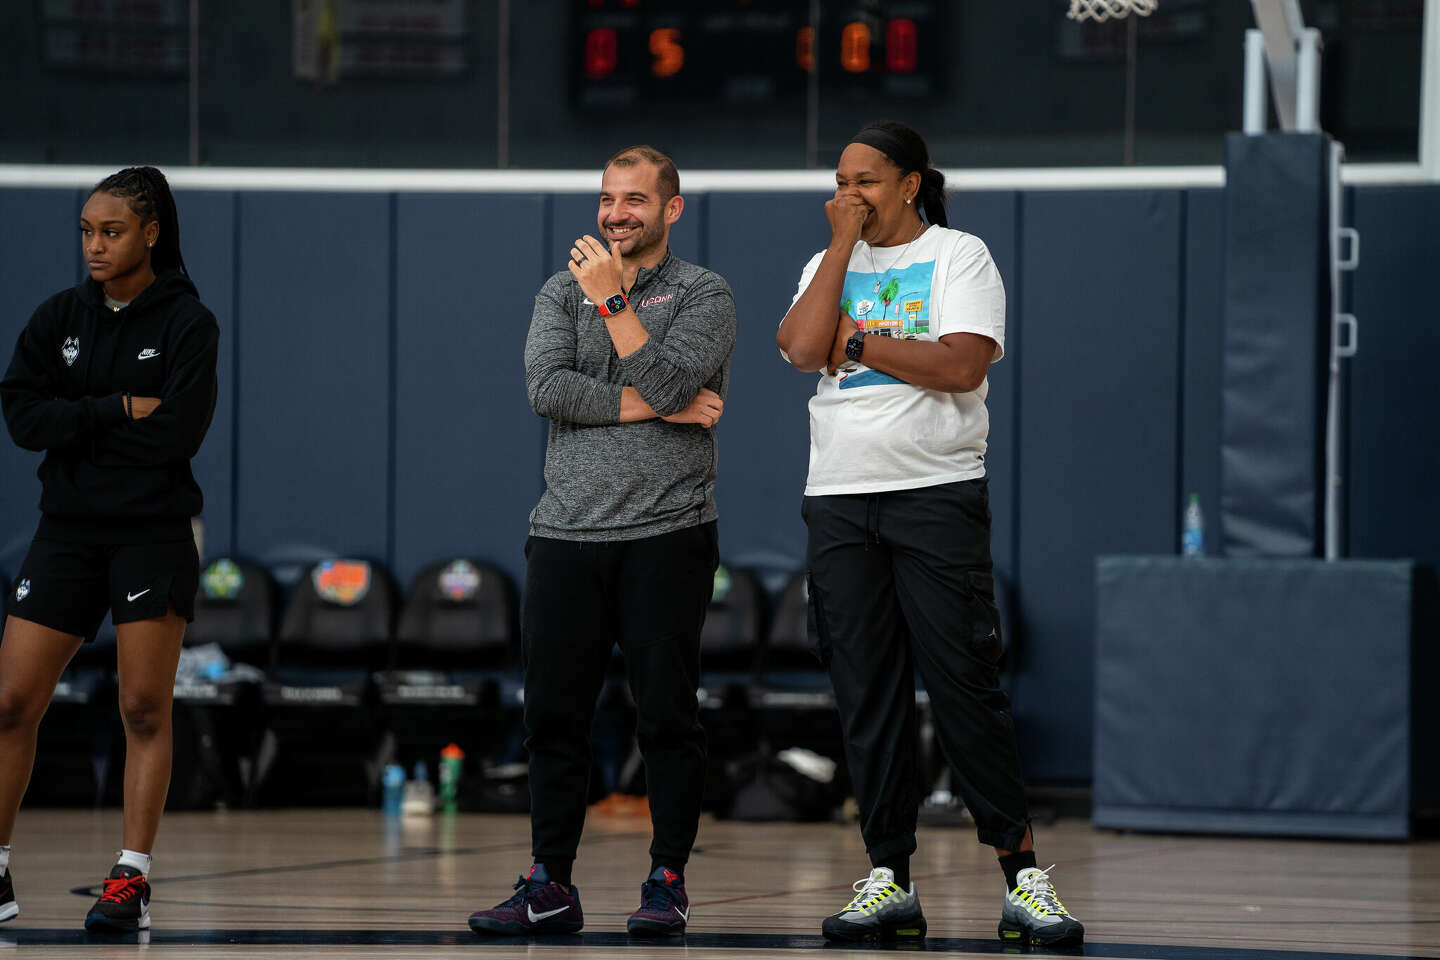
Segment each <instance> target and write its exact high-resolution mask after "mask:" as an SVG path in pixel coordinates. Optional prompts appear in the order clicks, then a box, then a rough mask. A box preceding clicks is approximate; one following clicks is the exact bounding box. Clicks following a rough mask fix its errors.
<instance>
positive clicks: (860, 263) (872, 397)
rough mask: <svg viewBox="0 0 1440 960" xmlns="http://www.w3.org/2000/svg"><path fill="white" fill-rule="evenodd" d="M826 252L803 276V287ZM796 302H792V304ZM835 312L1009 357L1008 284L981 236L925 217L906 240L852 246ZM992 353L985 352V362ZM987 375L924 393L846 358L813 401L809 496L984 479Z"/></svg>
mask: <svg viewBox="0 0 1440 960" xmlns="http://www.w3.org/2000/svg"><path fill="white" fill-rule="evenodd" d="M823 256H824V252H823V251H822V252H820V253H817V254H815V256H814V257H812V258H810V262H809V263H808V264H806V265H805V271H804V273H802V274H801V276H800V287H799V289H798V290H797V291H796V293H795V299H796V300H798V299H800V295H801V294H802V293H804V292H805V288H806V287H807V286H809V284H810V280H811V279H812V278H813V277H814V276H815V271H816V270H817V269H819V267H820V259H821V257H823ZM792 303H793V301H792ZM840 309H841V310H843V311H844V312H846V313H848V314H849V315H850V316H851V317H853V318H854V319H855V322H856V323H858V324H860V325H861V327H862V328H863V329H865V330H866V331H867V332H868V333H870V334H872V335H874V334H879V335H881V336H886V337H903V338H905V339H907V340H932V341H934V340H939V339H940V338H941V337H943V336H945V335H946V334H951V333H978V334H981V335H983V336H987V337H989V338H991V339H992V340H994V341H995V344H996V346H995V356H994V360H999V359H1000V358H1001V357H1003V356H1004V355H1005V286H1004V284H1003V282H1002V281H1001V279H1000V272H999V271H998V270H996V269H995V261H994V260H992V259H991V258H990V251H989V249H987V248H986V246H985V244H984V242H983V241H981V240H980V238H979V237H975V236H972V235H971V234H968V233H964V232H962V231H959V230H949V229H946V228H944V227H936V226H931V227H928V228H927V229H926V230H925V232H924V233H922V234H921V235H920V236H919V237H916V238H915V240H914V242H912V243H911V244H910V245H909V246H908V247H907V246H905V245H904V244H901V245H899V246H895V247H873V248H872V247H871V246H869V245H868V244H867V243H865V242H864V241H863V240H862V241H860V242H859V243H857V244H855V249H854V251H853V252H852V253H851V254H850V265H849V267H848V269H847V270H846V272H845V286H844V288H843V292H842V293H841V295H840ZM992 362H993V361H992ZM989 390H990V384H989V380H988V379H987V380H985V381H982V382H981V384H980V387H979V388H978V389H977V390H975V391H973V392H971V393H945V392H943V391H940V390H929V389H926V388H924V387H917V386H914V385H912V384H909V383H906V382H904V381H903V380H898V379H896V378H895V377H892V376H890V375H889V374H885V373H881V372H880V371H879V370H872V369H870V368H869V367H867V366H865V365H864V364H863V363H860V364H857V363H849V362H847V363H846V364H845V365H844V366H842V367H841V369H840V370H838V371H836V375H835V376H833V377H832V376H829V375H827V374H825V373H823V372H822V373H821V375H820V385H819V387H818V388H817V389H816V391H815V396H814V397H813V398H811V400H810V475H809V478H808V479H807V481H806V484H805V494H806V495H807V496H828V495H831V494H839V493H876V492H879V491H884V490H909V489H913V488H916V487H929V486H934V485H936V484H941V483H953V482H955V481H959V480H973V479H974V478H976V477H983V476H985V438H986V436H987V435H988V434H989V432H990V415H989V413H988V412H987V411H986V409H985V396H986V394H987V393H989Z"/></svg>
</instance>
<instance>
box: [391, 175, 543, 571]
mask: <svg viewBox="0 0 1440 960" xmlns="http://www.w3.org/2000/svg"><path fill="white" fill-rule="evenodd" d="M396 204H397V210H396V231H395V240H396V297H395V302H396V321H397V323H396V349H395V394H396V396H395V418H396V419H395V424H396V430H395V573H396V575H397V576H398V577H399V578H400V580H401V583H402V584H408V583H409V581H410V579H411V578H412V577H414V575H415V574H416V573H417V572H418V571H419V569H420V568H421V567H423V566H424V565H425V564H427V563H432V562H434V561H437V560H441V559H444V558H445V557H446V556H447V555H473V556H478V557H480V558H481V559H484V560H487V561H490V562H492V563H496V564H498V565H499V566H501V567H502V568H503V569H505V570H506V571H507V572H509V574H510V575H511V576H512V577H514V578H515V579H516V582H517V583H518V582H520V581H521V579H522V577H523V573H524V564H525V558H524V553H523V547H524V543H525V534H526V530H527V528H528V517H529V514H530V510H531V509H532V508H533V507H534V506H535V503H536V501H538V500H539V498H540V491H541V489H542V486H543V481H542V478H541V475H540V472H539V466H540V464H541V462H542V455H543V450H544V446H543V445H544V435H543V434H542V433H541V432H540V431H539V430H537V429H536V425H535V424H536V420H537V419H538V418H537V417H536V416H535V414H534V413H533V412H532V411H531V409H530V405H529V402H528V401H527V400H526V394H525V365H524V362H523V354H524V350H525V335H526V331H527V330H528V329H529V326H530V314H531V310H532V309H533V307H534V303H535V291H536V290H537V289H538V288H539V285H540V282H541V280H542V279H543V278H544V276H545V275H546V270H545V262H546V255H545V254H546V251H545V250H544V246H543V234H542V232H541V231H537V230H536V229H535V227H536V225H537V224H541V223H543V220H544V216H545V207H546V204H545V201H544V199H543V198H541V197H533V196H524V195H508V194H506V195H492V196H479V195H474V194H469V195H464V196H402V197H399V198H398V199H397V200H396ZM477 236H482V237H485V238H487V242H483V243H481V242H477V240H476V238H477Z"/></svg>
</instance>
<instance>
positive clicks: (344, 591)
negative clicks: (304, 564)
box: [310, 560, 371, 607]
mask: <svg viewBox="0 0 1440 960" xmlns="http://www.w3.org/2000/svg"><path fill="white" fill-rule="evenodd" d="M310 579H311V581H312V582H313V583H314V584H315V592H316V593H317V594H319V596H320V599H322V600H324V601H326V602H327V603H333V604H335V605H336V606H339V607H353V606H354V605H355V604H357V603H359V602H360V601H361V600H364V599H365V595H366V594H368V593H369V592H370V579H371V572H370V564H369V563H367V562H366V561H364V560H326V561H325V562H324V563H322V564H320V565H319V566H317V567H316V568H315V572H314V573H312V574H311V575H310Z"/></svg>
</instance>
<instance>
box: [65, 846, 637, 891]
mask: <svg viewBox="0 0 1440 960" xmlns="http://www.w3.org/2000/svg"><path fill="white" fill-rule="evenodd" d="M649 836H650V834H649V832H648V831H647V832H645V833H643V834H642V833H613V834H607V835H605V836H603V837H596V838H595V839H593V840H591V841H589V842H590V843H592V844H593V843H608V842H609V841H611V840H633V839H635V838H636V837H647V838H648V837H649ZM529 847H530V841H529V840H528V839H526V840H523V841H514V842H512V843H498V844H492V845H488V846H483V847H452V848H448V849H447V848H445V847H409V848H407V849H405V850H403V851H401V852H400V853H391V854H386V855H385V856H383V857H357V858H355V859H351V860H321V861H316V862H312V863H295V864H290V865H288V866H270V867H247V868H245V869H244V870H225V871H222V872H220V873H195V874H189V875H185V876H179V877H160V878H159V879H156V880H153V881H152V882H151V884H150V886H151V888H152V889H153V888H155V887H163V886H165V885H167V884H172V883H196V882H199V881H201V880H231V879H237V878H240V877H254V876H261V875H263V876H274V875H275V874H279V873H306V872H309V871H313V870H333V869H335V868H337V867H374V866H380V865H383V864H387V863H405V862H406V861H412V860H427V859H433V858H435V857H445V856H473V855H476V854H491V853H501V852H504V851H507V850H514V849H516V848H520V849H528V848H529ZM99 890H100V888H99V887H97V886H93V885H92V886H86V887H71V888H70V892H71V893H73V894H75V895H76V896H80V897H96V896H99Z"/></svg>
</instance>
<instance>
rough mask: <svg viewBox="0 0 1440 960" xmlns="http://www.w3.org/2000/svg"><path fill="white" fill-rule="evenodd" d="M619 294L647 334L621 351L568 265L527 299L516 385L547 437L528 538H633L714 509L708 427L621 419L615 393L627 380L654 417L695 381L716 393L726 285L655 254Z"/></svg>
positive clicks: (694, 388)
mask: <svg viewBox="0 0 1440 960" xmlns="http://www.w3.org/2000/svg"><path fill="white" fill-rule="evenodd" d="M629 300H630V307H631V309H633V310H634V311H635V313H636V315H637V316H638V317H639V318H640V322H641V323H642V324H643V325H644V327H645V330H646V332H648V333H649V335H650V339H649V341H648V342H647V343H646V344H645V346H643V347H641V348H640V349H639V350H637V351H635V352H634V353H632V354H631V355H630V356H628V357H625V358H624V359H623V360H622V359H621V358H620V357H619V356H617V355H616V353H615V346H614V344H613V343H611V341H610V333H609V331H608V330H607V329H606V327H605V320H604V319H603V318H602V317H601V316H600V311H599V308H598V307H597V306H595V305H594V304H592V303H590V302H589V301H588V300H586V298H585V295H584V294H583V293H582V292H581V290H580V285H579V284H578V283H576V282H575V278H574V277H572V276H571V275H570V273H569V271H566V270H562V271H560V272H559V273H557V274H555V275H554V276H552V277H551V278H550V279H549V280H547V281H546V282H545V285H544V286H543V287H541V288H540V292H539V293H538V294H537V295H536V297H535V313H534V315H533V316H532V317H531V320H530V335H529V337H528V338H527V340H526V342H525V384H526V389H527V392H528V393H529V395H530V406H531V407H532V408H534V410H535V412H536V413H538V414H540V415H541V416H542V417H546V418H548V419H549V421H550V434H549V439H548V441H547V443H546V446H545V492H544V494H542V495H541V497H540V502H539V504H537V505H536V507H535V509H534V511H532V512H531V514H530V532H531V534H533V535H534V536H538V537H552V538H555V539H560V540H633V539H637V538H640V537H652V536H658V535H659V534H662V533H669V532H671V531H673V530H680V529H683V528H685V527H691V526H695V525H697V524H701V523H707V522H709V521H711V520H714V519H715V517H716V511H715V494H714V492H715V469H716V463H717V459H718V456H717V449H716V443H715V431H714V430H713V429H706V428H704V427H701V426H699V425H698V424H679V423H668V422H666V421H664V420H661V419H658V418H656V419H653V420H644V421H640V422H638V423H620V422H619V418H620V390H621V388H622V387H626V386H631V387H634V388H635V389H636V390H637V391H639V393H640V396H641V397H642V398H644V400H645V402H646V403H648V404H649V405H650V407H651V409H653V410H654V411H655V412H656V413H658V414H660V416H668V415H670V414H674V413H678V412H680V411H681V410H683V409H685V407H686V406H688V405H689V403H690V401H691V400H693V399H694V398H695V395H696V394H697V393H699V392H700V389H701V388H702V387H708V388H709V389H711V390H713V391H715V392H716V393H718V394H719V395H720V396H721V397H722V398H723V397H724V396H725V392H726V389H727V388H728V386H729V383H730V353H731V350H732V349H733V347H734V344H735V300H734V297H733V296H732V295H731V293H730V286H729V284H727V283H726V282H725V280H724V278H722V277H721V276H720V275H719V274H716V273H713V272H711V271H709V270H706V269H704V268H703V267H697V266H695V265H694V264H692V263H687V262H685V261H684V260H680V259H678V258H677V257H674V256H672V255H670V254H669V253H666V255H665V259H664V260H662V261H660V263H659V264H658V265H656V266H655V268H654V269H642V270H641V271H640V273H639V275H638V276H637V277H636V280H635V285H634V287H633V288H631V290H630V292H629Z"/></svg>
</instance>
